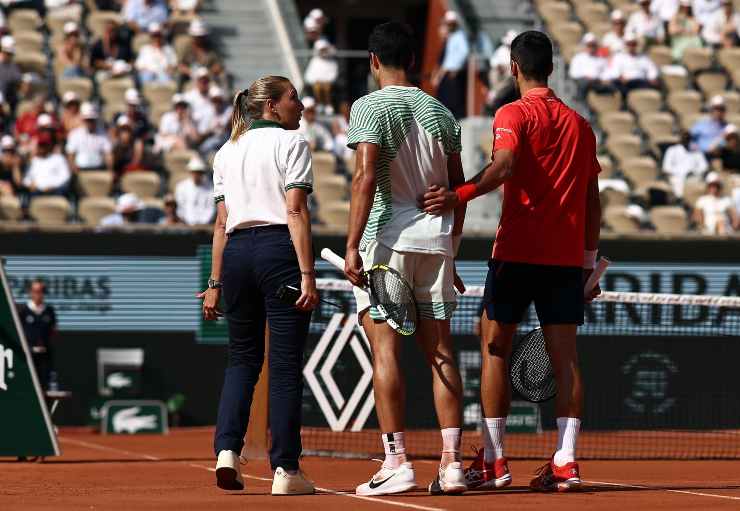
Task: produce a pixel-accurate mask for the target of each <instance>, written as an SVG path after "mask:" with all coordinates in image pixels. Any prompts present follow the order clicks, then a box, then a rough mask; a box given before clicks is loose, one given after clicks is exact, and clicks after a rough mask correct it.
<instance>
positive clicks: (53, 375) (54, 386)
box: [49, 371, 59, 392]
mask: <svg viewBox="0 0 740 511" xmlns="http://www.w3.org/2000/svg"><path fill="white" fill-rule="evenodd" d="M49 390H50V391H52V392H57V391H59V380H58V377H57V372H56V371H51V372H50V373H49Z"/></svg>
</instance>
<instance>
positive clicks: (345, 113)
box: [331, 101, 354, 172]
mask: <svg viewBox="0 0 740 511" xmlns="http://www.w3.org/2000/svg"><path fill="white" fill-rule="evenodd" d="M349 112H350V104H349V101H342V102H340V103H339V112H338V113H337V115H335V116H334V118H333V119H332V123H331V133H332V135H333V136H334V153H335V154H336V155H337V158H340V159H342V160H344V161H347V160H349V158H350V157H351V156H352V153H354V151H353V150H352V149H350V148H349V147H347V132H348V131H349ZM349 170H350V172H354V169H349Z"/></svg>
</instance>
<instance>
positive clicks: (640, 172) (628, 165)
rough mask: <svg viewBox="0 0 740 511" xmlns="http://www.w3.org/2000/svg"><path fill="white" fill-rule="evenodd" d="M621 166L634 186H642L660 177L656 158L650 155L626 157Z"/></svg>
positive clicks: (623, 172)
mask: <svg viewBox="0 0 740 511" xmlns="http://www.w3.org/2000/svg"><path fill="white" fill-rule="evenodd" d="M620 168H621V170H622V174H624V176H625V177H626V178H627V179H629V180H630V181H631V182H632V185H633V187H634V188H640V187H641V186H644V185H646V184H647V183H649V182H651V181H655V179H656V178H657V177H658V168H657V166H656V164H655V160H653V159H652V158H649V157H633V158H624V159H623V160H622V164H621V166H620Z"/></svg>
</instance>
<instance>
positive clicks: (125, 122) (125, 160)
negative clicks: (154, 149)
mask: <svg viewBox="0 0 740 511" xmlns="http://www.w3.org/2000/svg"><path fill="white" fill-rule="evenodd" d="M112 159H113V163H112V168H113V175H114V179H115V181H116V182H118V181H119V180H120V178H121V176H122V175H123V174H124V173H126V172H130V171H135V170H141V169H144V168H145V167H144V166H143V160H144V142H143V141H142V140H141V139H140V138H136V137H135V136H134V127H133V125H132V123H131V119H129V118H128V117H127V116H126V115H121V116H119V117H118V119H117V120H116V128H115V143H114V144H113V148H112Z"/></svg>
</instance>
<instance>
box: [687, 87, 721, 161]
mask: <svg viewBox="0 0 740 511" xmlns="http://www.w3.org/2000/svg"><path fill="white" fill-rule="evenodd" d="M726 114H727V109H726V106H725V98H723V97H722V96H720V95H716V96H714V97H713V98H712V99H711V100H710V101H709V115H708V116H707V117H704V118H702V119H699V120H698V121H696V123H694V125H693V126H692V127H691V131H690V132H691V139H692V140H693V141H694V143H696V145H697V147H698V148H699V150H700V151H702V152H704V153H709V152H710V151H711V150H712V149H713V148H715V146H717V144H719V143H720V142H722V134H723V132H724V129H725V126H727V120H726V119H725V116H726Z"/></svg>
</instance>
